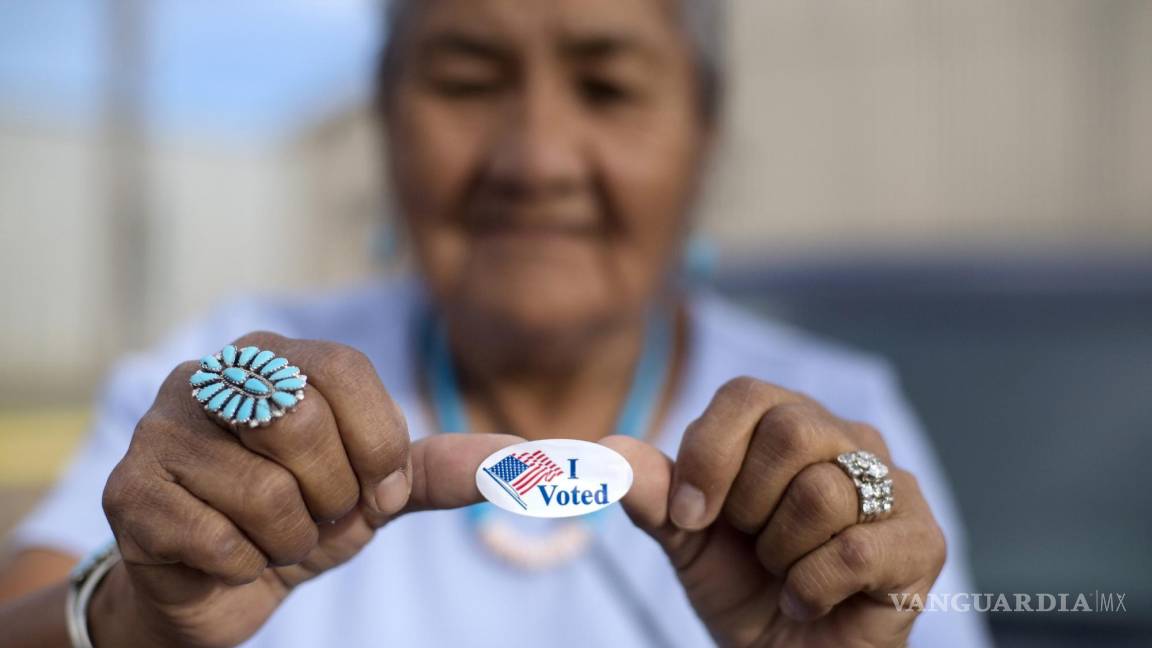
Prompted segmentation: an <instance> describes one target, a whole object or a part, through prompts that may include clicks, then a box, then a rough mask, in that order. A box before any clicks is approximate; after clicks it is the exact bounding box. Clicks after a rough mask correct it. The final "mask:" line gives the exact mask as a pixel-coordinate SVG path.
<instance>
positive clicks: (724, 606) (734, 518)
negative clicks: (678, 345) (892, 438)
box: [603, 378, 945, 647]
mask: <svg viewBox="0 0 1152 648" xmlns="http://www.w3.org/2000/svg"><path fill="white" fill-rule="evenodd" d="M603 443H604V444H605V445H608V446H610V447H612V448H614V449H616V450H617V451H619V452H621V453H622V454H624V455H625V456H626V457H627V458H628V460H629V461H630V462H631V463H632V466H633V468H634V471H635V475H636V477H635V482H634V484H633V486H632V490H631V491H630V492H629V493H628V495H627V496H626V497H625V498H624V500H623V504H624V507H625V509H626V510H627V511H628V514H629V515H630V516H631V517H632V520H633V521H634V522H635V523H636V524H637V525H638V526H640V527H641V528H643V529H644V530H645V531H647V532H648V533H649V534H651V535H652V536H653V537H654V538H655V539H656V540H657V541H658V542H659V543H660V544H661V546H663V547H664V550H665V551H666V552H667V553H668V555H669V557H670V559H671V562H672V564H673V565H674V567H675V568H676V570H677V571H678V573H679V576H680V581H681V583H683V585H684V588H685V590H686V591H687V594H688V597H689V600H690V601H691V602H692V605H693V606H694V607H695V608H696V611H697V613H698V614H699V615H700V618H701V619H702V620H703V621H704V623H705V624H706V625H707V627H708V629H709V631H710V632H711V633H712V635H713V637H714V638H715V639H716V641H717V642H718V643H719V644H721V645H723V646H837V647H841V646H902V645H904V644H905V642H906V641H907V637H908V633H909V632H910V630H911V627H912V622H913V620H914V619H915V614H914V613H913V612H910V611H898V610H897V609H896V608H895V606H894V605H893V603H892V601H891V600H890V598H889V596H888V595H889V593H897V592H900V593H904V592H907V593H919V594H921V595H926V594H927V591H928V590H929V588H930V587H931V586H932V583H933V582H934V581H935V580H936V577H937V575H938V574H939V573H940V570H941V568H942V567H943V565H944V558H945V544H944V536H943V534H942V533H941V531H940V528H939V526H937V524H936V521H935V519H934V518H933V516H932V512H931V511H930V510H929V508H928V504H927V503H926V502H925V500H924V497H923V496H922V495H921V493H920V489H919V487H918V486H917V483H916V480H915V478H914V477H913V476H912V475H910V474H908V473H906V472H904V471H902V470H897V469H893V470H892V471H891V474H890V477H891V479H892V480H893V482H894V485H893V493H894V496H895V506H894V508H893V512H892V514H891V515H890V516H889V517H887V518H886V519H882V520H878V521H873V522H866V523H859V524H858V523H857V519H858V511H859V509H858V507H859V502H858V494H857V492H856V488H855V486H854V485H853V483H852V481H851V479H850V478H849V477H848V476H847V475H846V474H845V473H844V472H843V471H842V470H841V469H840V467H839V466H837V465H835V463H834V461H835V459H836V457H837V456H838V455H839V454H841V453H843V452H850V451H853V450H861V449H863V450H869V451H871V452H872V453H874V454H876V455H877V456H878V457H880V459H881V460H882V461H884V462H885V463H886V464H888V465H889V466H891V462H890V459H889V456H888V449H887V447H886V446H885V444H884V441H883V439H882V438H881V437H880V435H879V434H878V433H877V432H876V431H875V430H873V429H872V428H870V427H868V426H866V425H863V424H859V423H852V422H849V421H844V420H841V419H839V418H837V417H835V416H833V415H832V414H830V413H828V412H827V411H826V410H825V409H824V408H822V407H821V406H820V405H819V404H817V403H815V402H814V401H812V400H810V399H808V398H807V397H805V396H802V395H800V394H796V393H793V392H789V391H787V390H785V389H782V388H780V387H776V386H773V385H770V384H767V383H764V382H761V381H758V380H754V379H751V378H737V379H735V380H733V381H731V382H729V383H727V384H726V385H725V386H724V387H722V388H721V389H720V390H719V391H718V392H717V393H716V395H715V397H714V398H713V400H712V402H711V403H710V404H709V405H708V408H707V409H706V410H705V411H704V413H703V414H702V415H701V416H700V418H698V419H697V420H696V421H695V422H693V423H692V424H691V425H690V426H689V427H688V429H687V431H686V432H685V434H684V439H683V441H682V443H681V445H680V451H679V455H678V456H677V458H676V461H675V463H674V464H673V462H671V461H670V460H669V459H668V458H667V457H665V456H664V455H663V454H662V453H661V452H660V451H658V450H656V449H655V448H653V447H651V446H649V445H647V444H645V443H643V442H640V441H637V440H635V439H631V438H628V437H609V438H607V439H605V440H604V441H603Z"/></svg>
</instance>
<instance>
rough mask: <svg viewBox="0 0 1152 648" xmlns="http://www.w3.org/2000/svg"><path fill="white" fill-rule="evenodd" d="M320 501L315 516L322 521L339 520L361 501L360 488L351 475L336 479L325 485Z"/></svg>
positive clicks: (320, 494)
mask: <svg viewBox="0 0 1152 648" xmlns="http://www.w3.org/2000/svg"><path fill="white" fill-rule="evenodd" d="M318 499H319V501H318V502H317V503H316V507H317V509H318V510H316V511H313V515H314V516H315V517H316V518H318V519H321V520H327V521H332V520H338V519H340V518H341V517H343V516H344V514H346V513H347V512H348V511H351V510H352V508H353V507H355V506H356V504H357V503H358V502H359V501H360V486H359V484H357V483H356V479H355V478H354V477H353V476H352V475H351V474H348V475H346V476H343V477H334V478H332V479H329V480H328V481H327V482H326V483H325V484H324V486H323V492H321V493H319V498H318Z"/></svg>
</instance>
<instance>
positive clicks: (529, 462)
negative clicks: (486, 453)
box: [484, 450, 564, 510]
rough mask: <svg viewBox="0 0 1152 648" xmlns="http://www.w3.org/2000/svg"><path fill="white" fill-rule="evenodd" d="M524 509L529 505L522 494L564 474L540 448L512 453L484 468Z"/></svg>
mask: <svg viewBox="0 0 1152 648" xmlns="http://www.w3.org/2000/svg"><path fill="white" fill-rule="evenodd" d="M484 472H486V473H488V476H489V477H491V478H492V479H493V480H495V481H496V483H497V484H500V487H501V488H503V489H504V490H505V492H507V493H508V494H509V495H511V496H512V499H514V500H516V503H517V504H519V505H520V506H521V507H523V508H524V510H528V505H527V504H525V503H524V500H523V499H521V496H522V495H524V494H526V493H527V492H528V491H530V490H532V489H533V488H534V487H535V486H536V485H537V484H539V483H540V482H549V481H552V480H553V479H556V478H557V477H559V476H560V475H562V474H564V471H563V470H561V469H560V466H557V465H556V464H555V463H553V461H552V460H551V459H549V458H548V455H546V454H544V453H543V452H541V451H540V450H536V451H533V452H521V453H520V454H510V455H508V456H507V457H504V458H503V459H501V460H500V461H497V462H496V463H494V464H492V465H491V466H488V467H487V468H485V469H484Z"/></svg>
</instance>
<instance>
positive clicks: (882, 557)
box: [781, 473, 947, 620]
mask: <svg viewBox="0 0 1152 648" xmlns="http://www.w3.org/2000/svg"><path fill="white" fill-rule="evenodd" d="M894 481H895V482H896V484H895V486H896V487H897V488H898V492H899V493H901V495H902V496H903V499H904V500H905V502H906V504H905V510H904V511H903V513H902V514H899V515H894V516H893V517H891V518H889V519H887V520H882V521H878V522H870V523H864V524H856V525H853V526H851V527H849V528H847V529H846V530H844V531H843V532H842V533H840V534H838V535H836V537H834V538H833V539H832V540H831V541H829V542H828V543H826V544H824V545H823V546H821V547H820V548H818V549H816V550H815V551H813V552H811V553H809V554H808V555H806V556H804V557H803V558H801V559H800V560H799V561H797V562H796V563H795V564H794V565H793V566H792V567H791V569H789V570H788V574H787V576H786V578H785V582H784V590H783V596H782V597H781V609H782V610H783V611H784V612H785V613H787V614H789V615H790V616H792V617H794V618H798V619H800V620H809V619H813V618H817V617H820V616H823V615H824V614H827V613H828V611H829V610H831V609H832V608H833V607H835V606H836V605H838V604H840V603H841V602H842V601H844V600H846V599H847V598H849V597H851V596H853V595H854V594H857V593H861V592H862V593H865V594H867V595H869V596H871V597H872V598H874V599H876V600H878V601H880V602H882V603H887V602H888V600H887V595H888V594H889V593H894V592H902V593H906V592H916V593H921V594H924V593H927V590H928V589H929V588H930V587H931V585H932V583H933V582H934V581H935V580H936V577H937V576H938V575H939V573H940V569H941V568H942V567H943V565H944V560H945V557H946V553H947V550H946V545H945V541H944V534H943V533H942V532H941V530H940V527H939V526H938V525H937V524H936V522H935V520H934V519H933V517H932V515H931V513H930V512H929V511H928V508H927V505H926V504H925V503H924V500H923V497H922V496H921V495H920V494H919V488H918V487H917V485H916V483H915V479H913V478H912V477H911V475H908V474H907V473H903V474H901V475H899V476H897V477H896V478H895V479H894Z"/></svg>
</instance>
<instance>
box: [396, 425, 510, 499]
mask: <svg viewBox="0 0 1152 648" xmlns="http://www.w3.org/2000/svg"><path fill="white" fill-rule="evenodd" d="M523 442H524V439H521V438H520V437H517V436H512V435H510V434H440V435H437V436H433V437H429V438H426V439H421V440H420V441H417V442H416V443H414V444H412V452H411V475H412V481H411V484H412V487H411V491H410V492H405V493H403V495H404V497H403V499H402V500H401V497H400V493H399V492H396V493H393V494H390V495H389V496H388V497H387V498H386V499H387V500H388V501H389V502H392V503H393V504H394V503H395V502H397V501H400V504H401V506H400V507H397V508H396V509H395V510H402V511H403V512H405V513H407V512H412V511H424V510H429V509H450V508H459V507H461V506H467V505H469V504H475V503H476V502H479V501H481V500H482V499H483V497H482V496H481V495H480V489H479V488H477V487H476V471H477V470H478V469H479V468H480V464H481V462H483V461H484V460H485V459H487V458H488V456H489V455H491V454H492V453H494V452H496V451H497V450H500V449H501V448H506V447H508V446H510V445H514V444H516V443H523ZM397 488H399V486H398V487H397Z"/></svg>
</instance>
